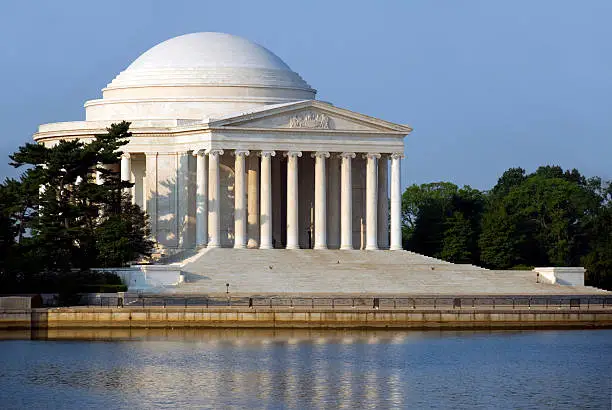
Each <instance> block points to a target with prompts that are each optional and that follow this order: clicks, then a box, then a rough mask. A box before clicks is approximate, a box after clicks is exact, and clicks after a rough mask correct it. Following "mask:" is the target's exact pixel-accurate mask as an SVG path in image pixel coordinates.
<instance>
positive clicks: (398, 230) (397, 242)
mask: <svg viewBox="0 0 612 410" xmlns="http://www.w3.org/2000/svg"><path fill="white" fill-rule="evenodd" d="M402 158H403V154H401V153H395V154H392V155H391V246H390V248H389V249H391V250H392V251H397V250H402V192H401V178H400V175H401V174H400V171H401V167H400V161H401V159H402Z"/></svg>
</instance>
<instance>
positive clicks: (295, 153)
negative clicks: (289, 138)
mask: <svg viewBox="0 0 612 410" xmlns="http://www.w3.org/2000/svg"><path fill="white" fill-rule="evenodd" d="M283 156H285V157H298V158H299V157H301V156H302V151H287V152H285V153H284V154H283Z"/></svg>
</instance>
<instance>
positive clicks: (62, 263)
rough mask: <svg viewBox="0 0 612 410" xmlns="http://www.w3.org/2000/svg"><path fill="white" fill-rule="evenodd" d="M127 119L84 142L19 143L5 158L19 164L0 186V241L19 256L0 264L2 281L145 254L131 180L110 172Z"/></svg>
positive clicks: (38, 278)
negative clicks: (98, 180)
mask: <svg viewBox="0 0 612 410" xmlns="http://www.w3.org/2000/svg"><path fill="white" fill-rule="evenodd" d="M129 125H130V124H129V123H127V122H122V123H120V124H113V125H111V126H110V127H109V128H108V130H107V131H108V133H107V134H104V135H98V136H96V137H95V138H94V139H92V140H91V141H89V142H85V141H82V140H70V141H60V142H59V143H58V144H56V145H54V146H44V145H39V144H25V145H24V146H22V147H20V148H19V150H18V151H17V152H16V153H14V154H13V155H11V156H10V158H11V161H12V165H13V166H15V167H25V168H26V170H25V172H24V173H23V174H22V175H21V178H20V179H19V180H18V181H15V180H7V181H5V183H3V184H2V185H0V201H1V205H2V210H1V212H0V224H2V228H3V231H2V239H0V241H2V243H1V244H0V247H2V246H4V243H5V242H6V244H7V245H6V246H10V247H12V248H11V254H14V255H18V257H15V258H12V259H9V262H7V263H6V266H3V267H0V269H3V272H2V274H3V277H4V278H5V279H6V280H7V281H8V279H7V278H8V277H11V278H12V279H11V280H12V283H22V284H24V286H25V284H27V283H30V284H31V283H39V284H40V283H42V282H45V281H48V282H50V283H51V282H53V283H57V282H58V281H57V280H56V279H58V278H59V277H61V276H62V275H64V276H65V275H67V274H69V273H70V272H74V271H77V270H78V271H87V270H89V269H90V268H93V267H108V266H123V265H125V264H127V263H129V262H130V261H133V260H134V259H136V258H138V257H139V256H142V255H147V254H149V253H150V250H151V247H152V245H153V244H152V242H151V241H149V240H148V239H147V236H148V234H149V232H148V231H147V224H146V215H145V214H144V213H143V212H142V211H141V210H140V209H139V207H138V206H136V205H132V204H131V199H130V197H129V195H127V194H125V191H126V188H129V187H131V186H132V184H131V183H129V182H126V181H121V178H120V175H119V172H118V171H117V169H118V164H119V160H120V155H121V147H122V146H123V145H125V144H126V143H127V142H128V138H129V137H130V136H131V133H130V132H129ZM96 173H99V174H100V175H101V177H102V180H103V183H102V184H98V183H96ZM4 225H6V226H7V227H6V228H4ZM111 231H112V232H111ZM113 235H114V237H113ZM122 235H124V236H125V238H123V237H122V238H119V237H120V236H122ZM11 238H13V239H12V241H11ZM0 252H2V250H1V249H0Z"/></svg>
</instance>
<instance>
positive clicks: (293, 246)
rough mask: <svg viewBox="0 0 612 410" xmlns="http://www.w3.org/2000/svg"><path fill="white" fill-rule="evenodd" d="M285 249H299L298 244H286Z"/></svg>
mask: <svg viewBox="0 0 612 410" xmlns="http://www.w3.org/2000/svg"><path fill="white" fill-rule="evenodd" d="M285 249H290V250H296V249H300V247H299V245H287V246H286V247H285Z"/></svg>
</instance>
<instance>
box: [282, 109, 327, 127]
mask: <svg viewBox="0 0 612 410" xmlns="http://www.w3.org/2000/svg"><path fill="white" fill-rule="evenodd" d="M289 128H319V129H324V130H329V129H331V120H330V118H329V117H328V116H327V115H325V114H321V113H317V112H306V113H303V114H298V115H294V116H293V117H291V118H290V119H289Z"/></svg>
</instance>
